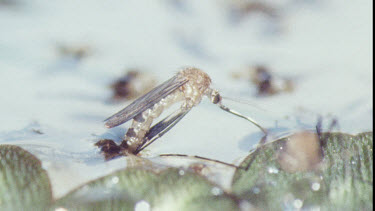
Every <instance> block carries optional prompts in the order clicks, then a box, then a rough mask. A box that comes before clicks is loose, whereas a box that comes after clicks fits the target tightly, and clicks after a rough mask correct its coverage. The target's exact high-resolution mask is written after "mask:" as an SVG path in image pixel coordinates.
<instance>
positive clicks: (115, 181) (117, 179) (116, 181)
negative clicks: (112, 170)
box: [112, 177, 120, 184]
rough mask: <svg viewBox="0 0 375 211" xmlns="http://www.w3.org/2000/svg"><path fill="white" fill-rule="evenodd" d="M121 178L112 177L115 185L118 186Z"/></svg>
mask: <svg viewBox="0 0 375 211" xmlns="http://www.w3.org/2000/svg"><path fill="white" fill-rule="evenodd" d="M119 180H120V179H119V178H118V177H112V182H113V184H117V183H118V182H119Z"/></svg>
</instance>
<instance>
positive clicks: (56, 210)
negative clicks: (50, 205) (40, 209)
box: [55, 207, 68, 211]
mask: <svg viewBox="0 0 375 211" xmlns="http://www.w3.org/2000/svg"><path fill="white" fill-rule="evenodd" d="M55 211H68V210H67V209H66V208H64V207H58V208H56V209H55Z"/></svg>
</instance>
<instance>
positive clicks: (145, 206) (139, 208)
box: [134, 200, 151, 211]
mask: <svg viewBox="0 0 375 211" xmlns="http://www.w3.org/2000/svg"><path fill="white" fill-rule="evenodd" d="M134 210H135V211H149V210H151V206H150V204H149V203H148V202H147V201H145V200H142V201H139V202H137V203H136V204H135V206H134Z"/></svg>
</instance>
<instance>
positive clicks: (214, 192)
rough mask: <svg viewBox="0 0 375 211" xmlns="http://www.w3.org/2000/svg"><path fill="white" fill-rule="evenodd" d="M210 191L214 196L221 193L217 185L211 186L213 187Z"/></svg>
mask: <svg viewBox="0 0 375 211" xmlns="http://www.w3.org/2000/svg"><path fill="white" fill-rule="evenodd" d="M211 193H212V194H213V195H215V196H218V195H221V194H223V191H222V190H221V189H220V188H218V187H213V188H212V189H211Z"/></svg>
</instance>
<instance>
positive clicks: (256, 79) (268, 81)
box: [232, 65, 294, 96]
mask: <svg viewBox="0 0 375 211" xmlns="http://www.w3.org/2000/svg"><path fill="white" fill-rule="evenodd" d="M232 77H233V78H235V79H245V80H249V81H250V82H251V83H252V84H254V85H255V86H256V87H257V95H259V96H272V95H276V94H280V93H282V92H292V91H293V90H294V83H293V81H292V80H291V79H288V78H282V77H278V76H276V75H275V74H273V73H272V72H271V71H270V70H269V68H267V67H266V66H263V65H257V66H255V67H250V68H248V70H247V71H246V72H243V73H233V74H232Z"/></svg>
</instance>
